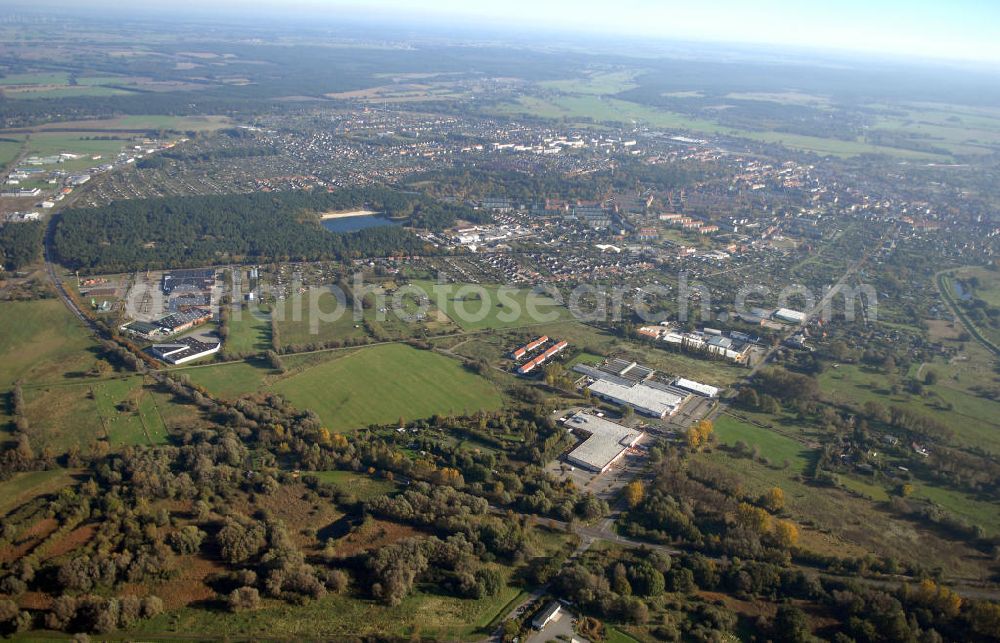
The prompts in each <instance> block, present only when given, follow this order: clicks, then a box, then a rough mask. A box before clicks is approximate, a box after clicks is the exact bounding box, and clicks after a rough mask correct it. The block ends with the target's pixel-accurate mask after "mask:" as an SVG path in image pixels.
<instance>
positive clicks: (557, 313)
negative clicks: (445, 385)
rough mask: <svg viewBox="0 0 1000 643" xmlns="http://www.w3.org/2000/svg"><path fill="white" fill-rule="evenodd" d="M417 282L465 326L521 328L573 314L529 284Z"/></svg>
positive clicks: (466, 328)
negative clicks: (523, 286) (530, 287)
mask: <svg viewBox="0 0 1000 643" xmlns="http://www.w3.org/2000/svg"><path fill="white" fill-rule="evenodd" d="M413 284H414V285H416V286H418V287H420V288H422V289H423V290H424V291H425V292H426V293H427V294H428V296H429V297H430V300H431V303H432V304H433V305H435V306H437V307H438V308H439V309H441V310H442V311H444V313H445V314H446V315H448V317H449V318H451V320H452V321H454V322H455V323H456V324H458V325H459V326H461V327H462V329H463V330H483V329H486V328H518V327H521V326H530V325H532V324H538V323H543V322H554V321H559V320H566V319H570V318H571V313H570V311H569V310H568V309H567V308H565V307H564V306H562V305H559V304H558V303H557V302H556V301H555V300H554V299H552V298H551V297H548V296H546V295H543V294H540V293H536V292H532V291H531V290H530V289H527V288H520V289H513V288H507V287H505V286H498V285H493V284H487V285H478V284H437V283H433V282H430V281H414V282H413Z"/></svg>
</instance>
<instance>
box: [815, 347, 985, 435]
mask: <svg viewBox="0 0 1000 643" xmlns="http://www.w3.org/2000/svg"><path fill="white" fill-rule="evenodd" d="M977 349H978V350H982V349H980V348H979V347H978V345H977V346H975V347H971V345H970V348H969V349H968V350H969V351H970V352H971V351H974V350H977ZM926 368H927V369H931V370H934V371H936V372H937V373H938V374H939V378H938V381H937V383H936V384H933V385H930V386H925V387H924V388H925V391H926V392H927V395H926V396H920V395H913V394H910V393H907V392H905V391H901V392H899V393H896V394H894V393H893V392H892V391H891V389H890V388H889V386H890V384H889V382H887V380H886V377H885V376H884V374H882V373H881V372H879V371H876V370H874V369H870V368H868V367H865V366H862V365H857V364H840V365H839V366H838V367H837V368H829V369H827V370H826V371H824V372H823V373H822V374H821V375H820V376H819V385H820V389H821V390H822V391H823V392H824V394H825V395H826V396H827V397H829V398H830V399H832V400H833V401H840V402H853V403H855V404H864V403H865V402H869V401H871V402H878V403H879V404H882V405H884V406H902V407H906V408H909V409H911V410H912V411H914V412H916V413H919V414H921V415H924V416H928V417H932V418H934V419H935V420H938V421H940V422H943V423H944V424H946V425H948V426H949V427H951V428H952V429H953V430H954V432H955V439H954V441H953V442H954V443H955V444H957V445H968V446H978V447H981V448H982V449H984V450H986V451H989V452H991V453H1000V419H998V415H997V404H996V402H993V401H991V400H989V399H987V398H984V397H981V396H979V395H976V394H975V393H974V392H972V391H971V390H970V388H969V387H971V386H975V385H977V384H979V383H982V380H980V379H979V378H977V377H976V372H977V371H981V372H982V374H983V375H985V374H986V372H988V369H986V370H984V369H985V365H983V364H980V367H979V368H977V367H976V365H975V364H974V363H973V361H972V360H969V359H966V360H962V361H960V362H950V361H948V362H946V361H944V360H942V359H937V360H935V361H934V362H932V363H930V364H928V365H927V366H926ZM970 369H972V370H970ZM947 405H950V408H949V407H948V406H947Z"/></svg>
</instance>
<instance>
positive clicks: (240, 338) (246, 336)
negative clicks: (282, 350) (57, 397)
mask: <svg viewBox="0 0 1000 643" xmlns="http://www.w3.org/2000/svg"><path fill="white" fill-rule="evenodd" d="M270 348H271V323H270V321H269V320H268V318H266V317H263V316H257V315H253V314H251V313H250V312H249V311H246V310H243V311H240V313H239V314H238V315H237V314H232V313H231V314H230V319H229V336H228V337H227V338H226V341H225V342H224V343H223V346H222V350H223V352H225V353H227V354H231V355H247V354H252V353H263V352H264V351H266V350H268V349H270Z"/></svg>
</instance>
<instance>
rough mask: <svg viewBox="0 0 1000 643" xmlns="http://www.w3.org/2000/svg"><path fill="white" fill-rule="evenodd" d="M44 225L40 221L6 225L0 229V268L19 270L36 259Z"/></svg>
mask: <svg viewBox="0 0 1000 643" xmlns="http://www.w3.org/2000/svg"><path fill="white" fill-rule="evenodd" d="M44 232H45V224H44V223H42V222H41V221H28V222H26V223H8V224H7V225H5V226H3V227H0V266H2V267H4V268H6V269H7V270H20V269H21V268H23V267H24V266H26V265H28V264H30V263H31V262H32V261H35V260H36V259H38V254H39V251H40V250H41V248H42V235H43V234H44Z"/></svg>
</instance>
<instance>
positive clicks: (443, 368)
mask: <svg viewBox="0 0 1000 643" xmlns="http://www.w3.org/2000/svg"><path fill="white" fill-rule="evenodd" d="M271 389H272V390H274V391H275V392H277V393H281V394H282V395H284V396H285V397H286V398H288V400H289V401H291V402H292V404H294V405H296V406H298V407H299V408H303V409H312V410H313V411H315V412H316V413H318V414H319V416H320V417H321V418H322V419H323V422H324V423H325V424H326V425H327V426H328V427H329V428H330V429H331V430H338V431H343V430H349V429H354V428H360V427H364V426H367V425H368V424H385V423H389V422H393V421H395V420H397V419H398V418H400V417H402V418H404V419H407V420H412V419H416V418H426V417H430V416H431V415H434V414H435V413H437V414H461V413H465V412H470V413H471V412H473V411H477V410H480V409H484V410H496V409H498V408H500V405H501V402H502V400H501V396H500V393H499V392H498V391H497V390H496V388H494V386H493V385H492V384H491V383H490V382H488V381H487V380H485V379H483V378H481V377H479V376H477V375H474V374H473V373H470V372H468V371H467V370H465V368H464V367H463V366H462V365H461V364H459V363H458V362H457V361H455V360H453V359H450V358H448V357H445V356H443V355H440V354H438V353H435V352H432V351H421V350H417V349H415V348H411V347H409V346H406V345H402V344H386V345H382V346H374V347H371V348H366V349H361V350H357V351H355V352H353V353H350V354H349V355H347V356H345V357H341V358H339V359H336V360H334V361H327V362H323V363H321V364H318V365H316V366H312V367H309V368H306V369H305V370H302V371H301V372H298V373H296V374H294V375H293V376H292V377H289V378H285V379H281V380H280V381H278V382H276V383H275V384H274V385H273V386H272V387H271Z"/></svg>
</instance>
